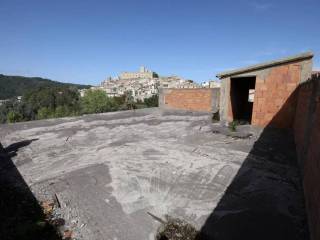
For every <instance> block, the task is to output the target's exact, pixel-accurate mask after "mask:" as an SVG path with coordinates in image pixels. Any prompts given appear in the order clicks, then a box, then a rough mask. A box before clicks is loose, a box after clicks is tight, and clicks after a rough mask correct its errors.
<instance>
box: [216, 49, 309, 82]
mask: <svg viewBox="0 0 320 240" xmlns="http://www.w3.org/2000/svg"><path fill="white" fill-rule="evenodd" d="M312 57H313V53H312V52H306V53H302V54H299V55H295V56H290V57H286V58H282V59H279V60H274V61H269V62H265V63H260V64H256V65H252V66H249V67H245V68H239V69H236V70H231V71H226V72H221V73H218V74H217V77H218V78H225V77H229V76H232V75H236V74H241V73H246V72H252V71H256V70H260V69H264V68H268V67H274V66H277V65H281V64H285V63H290V62H296V61H301V60H305V59H310V58H312Z"/></svg>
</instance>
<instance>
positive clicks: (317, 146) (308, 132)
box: [294, 75, 320, 240]
mask: <svg viewBox="0 0 320 240" xmlns="http://www.w3.org/2000/svg"><path fill="white" fill-rule="evenodd" d="M294 133H295V142H296V148H297V155H298V159H299V164H300V166H301V168H302V175H303V187H304V193H305V198H306V207H307V212H308V218H309V226H310V233H311V239H313V240H318V239H320V75H318V76H314V77H313V78H312V79H311V80H310V81H308V82H306V83H304V84H302V85H301V86H300V88H299V93H298V103H297V109H296V116H295V122H294Z"/></svg>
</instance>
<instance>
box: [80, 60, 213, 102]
mask: <svg viewBox="0 0 320 240" xmlns="http://www.w3.org/2000/svg"><path fill="white" fill-rule="evenodd" d="M207 85H208V86H209V85H210V84H209V83H208V84H207ZM208 86H207V87H208ZM202 87H203V86H201V85H199V84H197V83H195V82H194V81H192V80H187V79H184V78H182V77H179V76H176V75H172V76H159V75H158V74H157V73H155V72H153V71H151V70H148V69H147V68H145V67H143V66H142V67H140V69H139V72H122V73H121V74H120V75H119V76H118V77H115V78H112V77H108V78H107V79H106V80H104V81H102V82H101V84H100V86H97V87H92V89H101V90H104V91H105V92H106V93H107V95H108V96H110V97H116V96H122V95H124V94H126V93H130V94H131V95H132V96H133V98H134V99H135V100H144V99H145V98H149V97H151V96H153V95H155V94H158V93H159V88H202ZM83 95H84V92H81V96H83Z"/></svg>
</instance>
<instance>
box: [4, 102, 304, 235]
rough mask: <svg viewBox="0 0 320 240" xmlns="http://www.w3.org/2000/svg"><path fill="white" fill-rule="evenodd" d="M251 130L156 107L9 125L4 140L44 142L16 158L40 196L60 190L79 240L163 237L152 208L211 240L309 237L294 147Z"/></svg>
mask: <svg viewBox="0 0 320 240" xmlns="http://www.w3.org/2000/svg"><path fill="white" fill-rule="evenodd" d="M246 128H247V129H244V130H245V131H250V132H252V134H253V136H252V137H251V138H249V139H235V138H231V137H228V136H226V135H225V134H220V133H219V131H217V129H219V126H218V124H212V123H211V116H210V114H205V113H192V112H182V111H179V112H178V111H166V112H163V111H160V110H159V109H157V108H155V109H145V110H137V111H126V112H116V113H106V114H97V115H87V116H83V117H76V118H64V119H55V120H45V121H35V122H27V123H19V124H13V125H2V126H1V129H0V136H1V141H2V143H3V145H4V146H5V147H6V146H9V145H11V144H13V143H16V142H20V141H24V140H30V139H36V140H34V141H32V142H31V143H30V144H29V145H27V146H25V147H24V148H20V149H19V151H18V152H17V155H16V156H15V157H13V158H12V159H13V161H14V163H15V165H16V166H17V168H18V169H19V171H20V173H21V174H22V176H23V177H24V180H25V181H26V183H27V184H28V185H29V187H30V188H31V190H32V192H33V193H34V194H35V196H36V197H37V198H38V199H39V200H41V199H45V198H47V197H48V196H51V194H52V193H57V195H58V196H59V200H60V202H61V205H62V208H61V214H62V217H63V218H64V219H65V220H66V224H67V225H69V226H70V227H71V228H72V229H73V230H74V232H75V237H76V239H92V240H93V239H117V240H122V239H123V240H128V239H132V240H138V239H139V240H141V239H154V235H155V232H156V230H157V228H158V226H159V223H158V222H155V221H154V220H153V219H152V218H151V217H150V216H149V215H148V214H147V212H148V211H149V212H151V213H153V214H154V215H156V216H159V217H161V218H164V216H165V215H166V214H168V215H170V216H173V217H179V218H183V219H185V220H187V221H188V222H190V223H193V224H195V225H196V226H197V228H199V229H200V230H201V231H202V232H203V233H205V234H207V235H208V236H209V239H304V238H305V237H306V236H307V230H306V220H305V213H304V204H303V194H302V189H301V186H300V175H299V171H298V168H297V166H296V164H295V161H296V159H295V153H294V144H293V143H292V142H291V140H290V138H288V137H287V135H286V134H284V133H281V134H282V135H281V134H280V133H275V132H270V133H265V132H262V130H259V129H253V128H250V127H246ZM212 129H214V133H213V131H212ZM239 131H241V128H239ZM266 134H267V135H268V136H266ZM263 136H264V137H263ZM257 143H259V144H257ZM253 228H255V229H253ZM239 234H240V235H239ZM235 236H241V237H238V238H237V237H235ZM246 236H247V237H248V238H246ZM264 236H266V237H270V236H271V237H272V238H264ZM250 237H252V238H250ZM254 237H255V238H254Z"/></svg>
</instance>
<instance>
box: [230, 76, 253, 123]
mask: <svg viewBox="0 0 320 240" xmlns="http://www.w3.org/2000/svg"><path fill="white" fill-rule="evenodd" d="M255 86H256V77H239V78H231V90H230V91H231V92H230V97H231V108H232V114H233V120H238V121H241V122H247V123H251V119H252V109H253V101H254V90H255Z"/></svg>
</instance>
